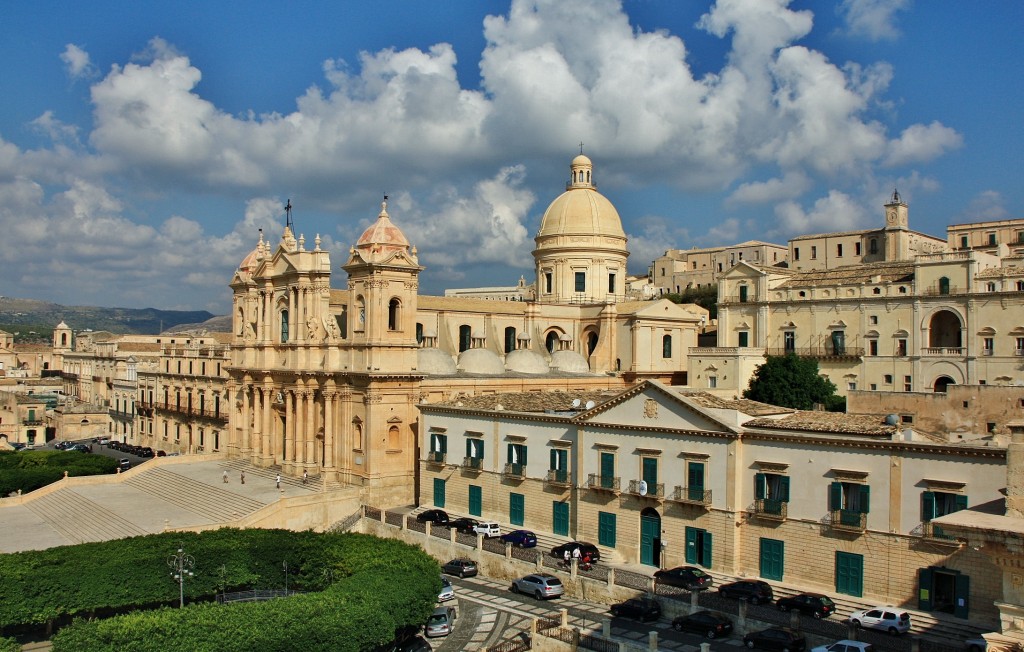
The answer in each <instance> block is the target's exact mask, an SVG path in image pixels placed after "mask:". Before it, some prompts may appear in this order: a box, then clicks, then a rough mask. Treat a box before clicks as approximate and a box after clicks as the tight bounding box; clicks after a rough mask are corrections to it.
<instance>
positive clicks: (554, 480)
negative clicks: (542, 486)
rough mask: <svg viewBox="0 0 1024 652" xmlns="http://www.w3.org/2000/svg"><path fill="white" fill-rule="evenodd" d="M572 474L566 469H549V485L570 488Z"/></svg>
mask: <svg viewBox="0 0 1024 652" xmlns="http://www.w3.org/2000/svg"><path fill="white" fill-rule="evenodd" d="M570 477H571V476H570V474H569V472H568V471H566V470H565V469H548V477H547V482H548V484H552V485H561V486H569V484H570V482H569V480H570Z"/></svg>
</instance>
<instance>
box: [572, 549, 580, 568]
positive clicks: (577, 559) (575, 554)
mask: <svg viewBox="0 0 1024 652" xmlns="http://www.w3.org/2000/svg"><path fill="white" fill-rule="evenodd" d="M572 560H573V561H574V562H576V563H577V564H578V563H580V549H579V548H573V549H572Z"/></svg>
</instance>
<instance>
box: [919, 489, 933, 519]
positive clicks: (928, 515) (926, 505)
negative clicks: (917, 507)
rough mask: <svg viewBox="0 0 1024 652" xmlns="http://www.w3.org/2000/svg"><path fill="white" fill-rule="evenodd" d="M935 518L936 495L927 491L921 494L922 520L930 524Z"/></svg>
mask: <svg viewBox="0 0 1024 652" xmlns="http://www.w3.org/2000/svg"><path fill="white" fill-rule="evenodd" d="M933 518H935V493H934V492H932V491H925V492H922V493H921V520H922V521H924V522H928V521H930V520H932V519H933Z"/></svg>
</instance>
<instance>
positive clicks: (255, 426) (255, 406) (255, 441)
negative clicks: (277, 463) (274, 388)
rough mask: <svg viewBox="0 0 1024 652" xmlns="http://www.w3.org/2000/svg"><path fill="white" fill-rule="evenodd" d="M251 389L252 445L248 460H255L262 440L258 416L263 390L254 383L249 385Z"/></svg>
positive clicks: (250, 442)
mask: <svg viewBox="0 0 1024 652" xmlns="http://www.w3.org/2000/svg"><path fill="white" fill-rule="evenodd" d="M251 390H252V412H251V416H252V432H251V433H250V436H249V445H250V446H251V447H252V449H251V451H252V454H251V458H250V461H252V462H255V461H256V458H257V457H258V456H259V455H260V444H261V443H262V441H263V434H262V433H263V428H261V427H260V418H261V416H262V414H261V413H262V407H261V406H262V403H261V401H262V398H263V397H262V392H263V390H262V389H260V388H259V387H257V386H256V385H252V386H251Z"/></svg>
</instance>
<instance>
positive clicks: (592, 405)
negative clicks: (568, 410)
mask: <svg viewBox="0 0 1024 652" xmlns="http://www.w3.org/2000/svg"><path fill="white" fill-rule="evenodd" d="M594 405H596V403H594V402H593V401H587V409H588V410H589V409H590V408H592V407H594Z"/></svg>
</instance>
